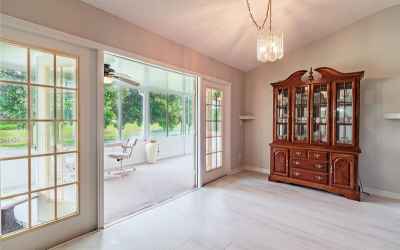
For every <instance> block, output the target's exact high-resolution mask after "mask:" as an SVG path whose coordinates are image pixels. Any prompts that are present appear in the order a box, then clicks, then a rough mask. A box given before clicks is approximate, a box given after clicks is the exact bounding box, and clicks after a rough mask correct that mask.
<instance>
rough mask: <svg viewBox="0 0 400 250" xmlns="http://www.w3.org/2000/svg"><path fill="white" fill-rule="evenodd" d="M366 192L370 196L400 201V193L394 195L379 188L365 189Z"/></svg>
mask: <svg viewBox="0 0 400 250" xmlns="http://www.w3.org/2000/svg"><path fill="white" fill-rule="evenodd" d="M364 191H365V192H366V193H369V194H373V195H376V196H382V197H386V198H391V199H398V200H400V193H394V192H390V191H386V190H381V189H377V188H369V187H364Z"/></svg>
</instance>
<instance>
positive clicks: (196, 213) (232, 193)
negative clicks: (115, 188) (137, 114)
mask: <svg viewBox="0 0 400 250" xmlns="http://www.w3.org/2000/svg"><path fill="white" fill-rule="evenodd" d="M57 249H58V250H72V249H74V250H95V249H96V250H103V249H107V250H128V249H129V250H133V249H138V250H147V249H152V250H161V249H176V250H181V249H182V250H183V249H184V250H188V249H189V250H190V249H192V250H194V249H199V250H207V249H216V250H218V249H226V250H246V249H247V250H258V249H296V250H297V249H310V250H311V249H318V250H322V249H323V250H326V249H346V250H347V249H360V250H361V249H362V250H369V249H376V250H392V249H393V250H399V249H400V201H397V200H390V199H384V198H378V197H366V198H364V201H363V202H355V201H351V200H348V199H345V198H343V197H339V196H336V195H333V194H328V193H324V192H320V191H315V190H311V189H306V188H301V187H297V186H291V185H286V184H279V183H270V182H267V181H266V179H265V176H261V175H258V174H254V173H250V172H242V173H240V174H237V175H234V176H228V177H225V178H223V179H220V180H219V181H217V182H214V183H212V184H210V185H208V186H207V187H205V188H202V189H200V190H198V191H196V192H192V193H189V194H188V195H185V196H183V197H181V198H179V199H177V200H175V201H172V202H170V203H167V204H165V205H163V206H160V207H157V208H155V209H152V210H150V211H147V212H145V213H143V214H141V215H138V216H135V217H133V218H131V219H128V220H126V221H124V222H122V223H119V224H116V225H114V226H112V227H110V228H108V229H106V230H104V231H101V232H98V233H94V234H91V235H89V236H87V237H85V238H83V239H79V240H76V241H73V242H71V243H69V244H67V245H65V246H63V247H59V248H57Z"/></svg>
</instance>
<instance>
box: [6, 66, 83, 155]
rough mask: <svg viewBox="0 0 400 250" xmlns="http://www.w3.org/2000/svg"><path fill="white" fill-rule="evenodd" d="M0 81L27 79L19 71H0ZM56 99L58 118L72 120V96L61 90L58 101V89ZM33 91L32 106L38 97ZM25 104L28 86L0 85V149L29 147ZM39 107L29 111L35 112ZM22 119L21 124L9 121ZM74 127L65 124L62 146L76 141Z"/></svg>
mask: <svg viewBox="0 0 400 250" xmlns="http://www.w3.org/2000/svg"><path fill="white" fill-rule="evenodd" d="M0 79H7V80H13V81H23V80H24V79H26V77H25V76H24V75H23V74H21V73H20V72H19V71H16V70H10V69H6V68H0ZM58 91H59V92H58V93H59V94H58V96H57V97H58V99H57V116H59V118H61V115H62V116H63V119H64V120H72V119H75V117H74V109H75V98H76V97H75V93H74V92H67V91H63V93H62V99H63V101H61V90H58ZM34 93H36V95H37V92H32V95H33V96H32V98H33V99H32V103H36V104H37V101H35V100H36V99H37V96H36V95H34ZM27 102H28V93H27V85H23V84H11V83H0V119H1V120H3V121H0V147H1V148H15V149H21V148H24V147H25V148H26V147H27V145H28V126H27V124H28V123H27ZM37 108H38V107H36V108H32V110H37ZM12 120H21V121H18V122H17V121H12ZM22 121H26V122H22ZM73 133H74V131H73V126H72V124H69V123H67V122H66V123H64V126H63V127H62V134H63V138H65V139H64V142H63V143H64V144H65V145H73V144H74V143H75V139H74V137H73Z"/></svg>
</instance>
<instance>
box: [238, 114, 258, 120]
mask: <svg viewBox="0 0 400 250" xmlns="http://www.w3.org/2000/svg"><path fill="white" fill-rule="evenodd" d="M254 119H256V117H255V116H254V115H252V114H242V115H240V120H242V121H248V120H254Z"/></svg>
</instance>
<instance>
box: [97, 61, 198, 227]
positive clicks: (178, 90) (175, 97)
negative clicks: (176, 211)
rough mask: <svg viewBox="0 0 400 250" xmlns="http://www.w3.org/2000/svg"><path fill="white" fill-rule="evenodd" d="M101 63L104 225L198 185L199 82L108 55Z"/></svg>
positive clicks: (167, 70)
mask: <svg viewBox="0 0 400 250" xmlns="http://www.w3.org/2000/svg"><path fill="white" fill-rule="evenodd" d="M104 62H105V64H107V65H106V68H108V69H112V70H113V74H112V75H110V76H107V77H106V78H105V81H104V177H105V180H104V193H105V196H104V205H105V206H104V214H105V216H104V218H105V223H106V224H107V223H110V222H112V221H115V220H117V219H120V218H122V217H124V216H127V215H129V214H132V213H134V212H136V211H138V210H140V209H143V208H145V207H148V206H151V205H153V204H155V203H158V202H161V201H163V200H165V199H168V198H170V197H172V196H174V195H176V194H179V193H181V192H185V191H187V190H190V189H192V188H194V187H195V186H196V166H197V164H196V163H197V161H196V158H197V157H196V138H195V129H194V127H195V126H194V125H195V124H196V121H195V117H196V106H197V105H196V100H197V99H196V96H197V95H196V85H197V78H196V77H195V76H192V75H188V74H183V73H180V72H176V71H173V70H169V69H166V68H162V67H158V66H155V65H149V64H145V63H142V62H139V61H135V60H132V59H128V58H125V57H121V56H117V55H113V54H109V53H106V54H105V55H104ZM115 194H118V196H115Z"/></svg>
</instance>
